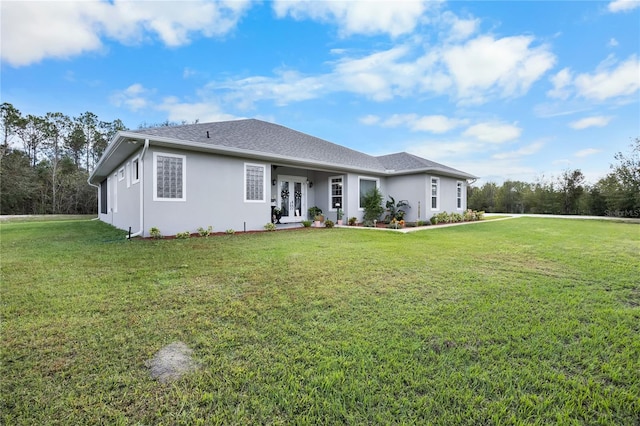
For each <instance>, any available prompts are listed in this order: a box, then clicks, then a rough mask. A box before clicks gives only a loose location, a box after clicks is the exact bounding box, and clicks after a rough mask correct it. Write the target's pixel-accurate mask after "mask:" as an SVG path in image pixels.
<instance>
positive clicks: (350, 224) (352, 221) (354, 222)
mask: <svg viewBox="0 0 640 426" xmlns="http://www.w3.org/2000/svg"><path fill="white" fill-rule="evenodd" d="M357 222H358V218H357V217H355V216H353V217H350V218H349V221H348V224H349V226H355V225H356V223H357Z"/></svg>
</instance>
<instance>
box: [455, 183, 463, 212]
mask: <svg viewBox="0 0 640 426" xmlns="http://www.w3.org/2000/svg"><path fill="white" fill-rule="evenodd" d="M456 208H457V209H458V210H462V182H457V183H456Z"/></svg>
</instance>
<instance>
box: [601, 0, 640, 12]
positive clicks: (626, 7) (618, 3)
mask: <svg viewBox="0 0 640 426" xmlns="http://www.w3.org/2000/svg"><path fill="white" fill-rule="evenodd" d="M638 7H640V1H638V0H614V1H612V2H611V3H609V5H608V6H607V8H608V9H609V12H613V13H617V12H628V11H630V10H633V9H635V8H638Z"/></svg>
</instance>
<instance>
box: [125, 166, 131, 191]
mask: <svg viewBox="0 0 640 426" xmlns="http://www.w3.org/2000/svg"><path fill="white" fill-rule="evenodd" d="M125 174H126V175H127V188H129V187H130V186H131V163H129V162H128V163H127V165H126V166H125Z"/></svg>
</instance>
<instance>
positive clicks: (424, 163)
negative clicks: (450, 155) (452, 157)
mask: <svg viewBox="0 0 640 426" xmlns="http://www.w3.org/2000/svg"><path fill="white" fill-rule="evenodd" d="M377 158H378V160H379V161H380V163H382V165H383V166H384V168H385V169H387V170H394V171H395V172H406V171H410V170H425V169H428V170H436V171H440V172H443V173H446V174H453V175H455V176H467V177H473V176H471V175H469V174H468V173H465V172H463V171H461V170H457V169H454V168H452V167H449V166H445V165H444V164H440V163H436V162H435V161H431V160H427V159H426V158H422V157H418V156H417V155H413V154H409V153H407V152H398V153H396V154H389V155H382V156H380V157H377Z"/></svg>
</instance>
